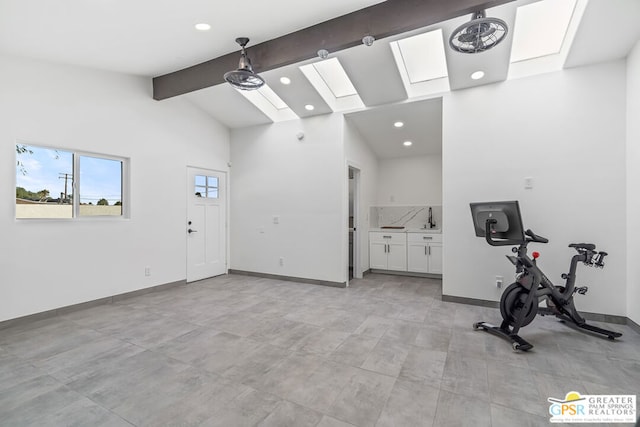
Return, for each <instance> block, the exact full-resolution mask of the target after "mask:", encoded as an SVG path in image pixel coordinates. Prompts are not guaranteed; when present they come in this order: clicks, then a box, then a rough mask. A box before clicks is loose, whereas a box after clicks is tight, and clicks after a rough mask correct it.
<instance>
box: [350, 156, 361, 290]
mask: <svg viewBox="0 0 640 427" xmlns="http://www.w3.org/2000/svg"><path fill="white" fill-rule="evenodd" d="M350 170H353V278H354V279H362V259H361V258H362V246H361V240H362V239H361V237H360V236H361V235H362V230H361V224H360V204H361V203H360V199H361V187H360V183H361V180H360V174H361V172H362V169H361V168H360V166H359V165H356V164H355V163H353V162H347V188H348V185H349V171H350ZM348 197H349V195H348V190H347V199H348ZM348 203H349V201H348V200H347V230H348V224H349V223H348V221H349V207H348ZM348 239H349V235H348V233H347V268H348V265H349V264H348V263H349V254H348V252H349V241H348ZM348 283H349V277H348V274H347V284H348Z"/></svg>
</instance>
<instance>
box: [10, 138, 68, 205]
mask: <svg viewBox="0 0 640 427" xmlns="http://www.w3.org/2000/svg"><path fill="white" fill-rule="evenodd" d="M72 217H73V153H71V152H68V151H63V150H56V149H53V148H43V147H35V146H30V145H24V144H16V218H72Z"/></svg>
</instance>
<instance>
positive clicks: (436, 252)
mask: <svg viewBox="0 0 640 427" xmlns="http://www.w3.org/2000/svg"><path fill="white" fill-rule="evenodd" d="M407 271H409V272H413V273H430V274H442V235H441V234H435V233H407Z"/></svg>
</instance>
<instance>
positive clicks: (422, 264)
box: [407, 243, 429, 273]
mask: <svg viewBox="0 0 640 427" xmlns="http://www.w3.org/2000/svg"><path fill="white" fill-rule="evenodd" d="M428 256H429V255H428V254H427V245H425V244H424V243H409V244H408V247H407V271H412V272H416V273H426V272H427V271H429V269H428V265H427V264H428V260H429V258H428Z"/></svg>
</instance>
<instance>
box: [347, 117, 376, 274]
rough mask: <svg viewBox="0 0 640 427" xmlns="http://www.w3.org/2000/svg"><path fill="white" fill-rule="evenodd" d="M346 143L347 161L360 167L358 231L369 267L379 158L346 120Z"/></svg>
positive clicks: (363, 260) (362, 258) (365, 265)
mask: <svg viewBox="0 0 640 427" xmlns="http://www.w3.org/2000/svg"><path fill="white" fill-rule="evenodd" d="M344 130H345V132H344V143H345V153H346V158H347V163H348V164H349V165H350V166H354V167H356V168H358V169H360V197H359V202H360V212H359V215H358V216H359V224H358V225H359V228H358V230H359V231H360V232H359V233H358V236H359V240H360V265H361V267H362V270H363V271H367V270H368V269H369V233H368V232H367V230H368V229H369V226H370V222H369V212H370V207H371V206H375V204H376V200H377V197H378V159H377V157H376V155H375V154H374V153H373V151H372V150H371V148H370V147H369V145H367V143H366V142H365V140H364V139H363V138H362V136H361V135H360V133H359V132H358V130H357V128H356V127H355V126H354V125H353V124H351V123H350V122H349V120H346V121H345V128H344Z"/></svg>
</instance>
